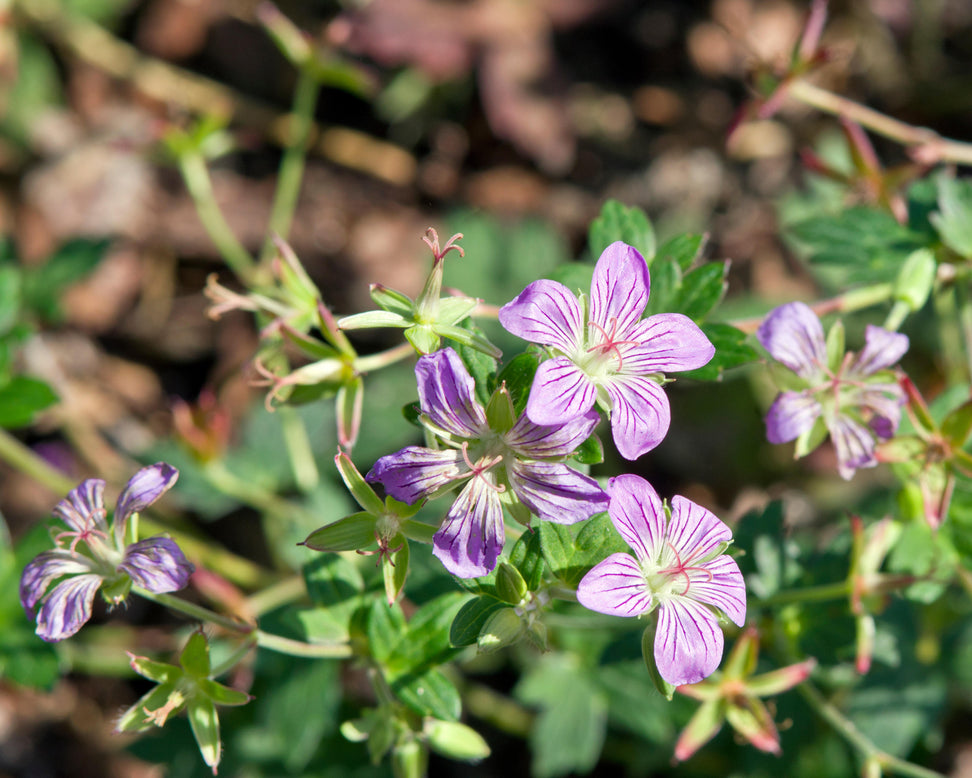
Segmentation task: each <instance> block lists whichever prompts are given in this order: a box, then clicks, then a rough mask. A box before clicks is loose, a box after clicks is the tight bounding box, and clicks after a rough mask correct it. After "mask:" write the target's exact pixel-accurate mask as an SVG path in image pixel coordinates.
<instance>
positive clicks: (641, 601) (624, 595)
mask: <svg viewBox="0 0 972 778" xmlns="http://www.w3.org/2000/svg"><path fill="white" fill-rule="evenodd" d="M577 602H579V603H580V604H581V605H583V606H584V607H585V608H587V609H589V610H592V611H597V612H598V613H606V614H608V615H609V616H640V615H641V614H642V613H646V612H647V611H649V610H651V606H652V596H651V590H650V589H649V588H648V585H647V584H646V583H645V576H644V574H643V573H642V572H641V566H640V565H639V564H638V560H636V559H635V558H634V557H633V556H631V555H630V554H623V553H620V554H611V556H609V557H608V558H607V559H605V560H604V561H602V562H598V563H597V564H596V565H594V567H592V568H591V569H590V571H588V573H587V575H585V576H584V577H583V578H582V579H581V581H580V583H579V584H577Z"/></svg>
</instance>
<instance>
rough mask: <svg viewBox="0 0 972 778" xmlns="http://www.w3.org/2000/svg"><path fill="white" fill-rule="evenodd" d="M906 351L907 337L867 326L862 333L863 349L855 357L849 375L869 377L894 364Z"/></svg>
mask: <svg viewBox="0 0 972 778" xmlns="http://www.w3.org/2000/svg"><path fill="white" fill-rule="evenodd" d="M907 350H908V336H907V335H902V334H901V333H900V332H889V331H888V330H886V329H884V328H883V327H875V326H874V325H873V324H868V325H867V330H865V332H864V349H863V350H862V351H861V353H860V354H858V355H857V359H855V360H854V362H853V364H852V365H851V367H850V371H849V373H850V374H852V375H858V376H865V375H871V373H876V372H877V371H878V370H883V369H884V368H886V367H891V365H894V364H896V363H897V362H898V360H899V359H901V357H903V356H904V354H905V352H906V351H907Z"/></svg>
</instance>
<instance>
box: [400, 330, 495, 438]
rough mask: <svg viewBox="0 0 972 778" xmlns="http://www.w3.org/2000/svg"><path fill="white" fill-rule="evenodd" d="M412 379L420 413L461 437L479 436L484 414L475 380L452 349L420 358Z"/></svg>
mask: <svg viewBox="0 0 972 778" xmlns="http://www.w3.org/2000/svg"><path fill="white" fill-rule="evenodd" d="M415 378H416V379H417V380H418V395H419V403H420V405H421V406H422V412H423V413H425V414H426V415H427V416H428V417H429V420H430V421H431V422H432V423H433V424H434V425H436V426H437V427H440V428H442V429H443V430H445V431H446V432H448V433H449V434H450V435H456V436H457V437H460V438H478V437H479V435H480V433H481V431H482V429H483V427H484V426H485V425H486V413H485V411H483V408H482V406H481V405H480V404H479V403H478V402H477V401H476V382H475V381H473V379H472V377H471V376H470V375H469V371H468V370H466V366H465V365H464V364H463V363H462V360H461V359H460V358H459V355H458V354H457V353H456V352H455V351H453V350H452V349H451V348H444V349H442V350H440V351H436V352H434V353H432V354H426V355H425V356H423V357H421V358H420V359H419V361H418V364H416V365H415Z"/></svg>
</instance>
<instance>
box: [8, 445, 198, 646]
mask: <svg viewBox="0 0 972 778" xmlns="http://www.w3.org/2000/svg"><path fill="white" fill-rule="evenodd" d="M178 477H179V472H178V471H177V470H176V469H175V468H174V467H172V466H170V465H167V464H165V463H164V462H159V463H157V464H154V465H150V466H149V467H145V468H142V469H141V470H139V471H138V472H137V473H135V475H134V476H132V478H131V480H130V481H129V482H128V484H127V485H126V486H125V488H124V490H123V491H122V493H121V495H119V497H118V503H117V505H116V507H115V514H114V518H113V521H112V525H111V526H109V524H108V519H107V511H106V510H105V501H104V492H105V482H104V481H102V480H101V479H98V478H89V479H88V480H86V481H83V482H82V483H81V484H79V485H78V486H77V487H76V488H74V489H72V490H71V492H70V493H69V494H68V496H67V497H66V498H65V499H63V500H61V502H59V503H58V504H57V507H55V508H54V513H55V515H57V516H58V517H59V518H60V519H61V520H62V521H63V522H64V523H65V524H66V525H67V526H68V529H67V530H66V531H64V532H60V533H58V534H56V535H55V536H54V542H55V543H56V544H57V546H58V548H56V549H54V550H52V551H45V552H44V553H42V554H39V555H38V556H37V557H36V558H35V559H33V560H32V561H31V562H30V563H29V564H28V565H27V567H26V568H24V572H23V575H22V576H21V578H20V603H21V605H23V606H24V610H25V611H27V613H28V614H30V615H31V616H32V617H33V616H34V611H35V608H37V606H38V605H39V606H40V607H39V610H37V613H36V615H37V630H36V631H37V634H38V635H39V636H40V637H42V638H43V639H44V640H47V641H57V640H64V638H68V637H71V635H73V634H74V633H76V632H77V631H78V630H79V629H81V627H83V626H84V624H85V623H86V622H87V621H88V619H90V618H91V608H92V605H93V604H94V596H95V593H96V592H97V591H98V590H99V589H101V590H102V596H104V598H105V599H106V600H107V601H108V602H110V603H111V604H112V605H117V604H118V603H120V602H122V601H123V600H124V599H125V597H126V596H127V595H128V592H129V590H130V589H131V587H132V585H133V584H134V585H135V586H139V587H141V588H143V589H146V590H148V591H150V592H155V593H162V592H174V591H176V590H178V589H181V588H183V587H184V586H185V585H186V584H187V583H188V582H189V576H190V575H191V574H192V570H193V567H192V565H191V564H190V563H189V562H188V561H187V560H186V558H185V556H184V555H183V553H182V551H181V550H180V548H179V547H178V546H177V545H176V544H175V542H174V541H172V540H170V539H169V538H166V537H155V538H148V539H146V540H140V541H137V542H136V541H135V536H136V535H137V531H136V529H135V524H136V521H137V516H138V513H139V512H140V511H142V510H144V509H145V508H147V507H148V506H149V505H151V504H152V503H154V502H155V501H156V500H158V499H159V497H161V496H162V495H163V494H164V493H165V492H166V491H168V490H169V488H170V487H171V486H172V484H174V483H175V481H176V478H178ZM65 546H66V547H65ZM58 579H63V580H61V581H60V582H59V583H57V584H55V585H54V586H53V587H51V584H52V583H54V581H57V580H58Z"/></svg>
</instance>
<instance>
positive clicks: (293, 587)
mask: <svg viewBox="0 0 972 778" xmlns="http://www.w3.org/2000/svg"><path fill="white" fill-rule="evenodd" d="M305 597H307V586H306V585H305V584H304V579H303V578H302V577H301V576H299V575H295V576H292V577H290V578H285V579H284V580H283V581H280V582H279V583H277V584H275V585H273V586H269V587H267V588H266V589H262V590H260V591H259V592H256V593H255V594H252V595H250V597H248V598H247V600H246V612H247V613H252V614H253V616H254V617H257V618H258V617H260V616H262V615H263V614H264V613H269V612H270V611H272V610H276V609H277V608H279V607H280V606H281V605H288V604H290V603H292V602H296V601H298V600H302V599H304V598H305Z"/></svg>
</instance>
